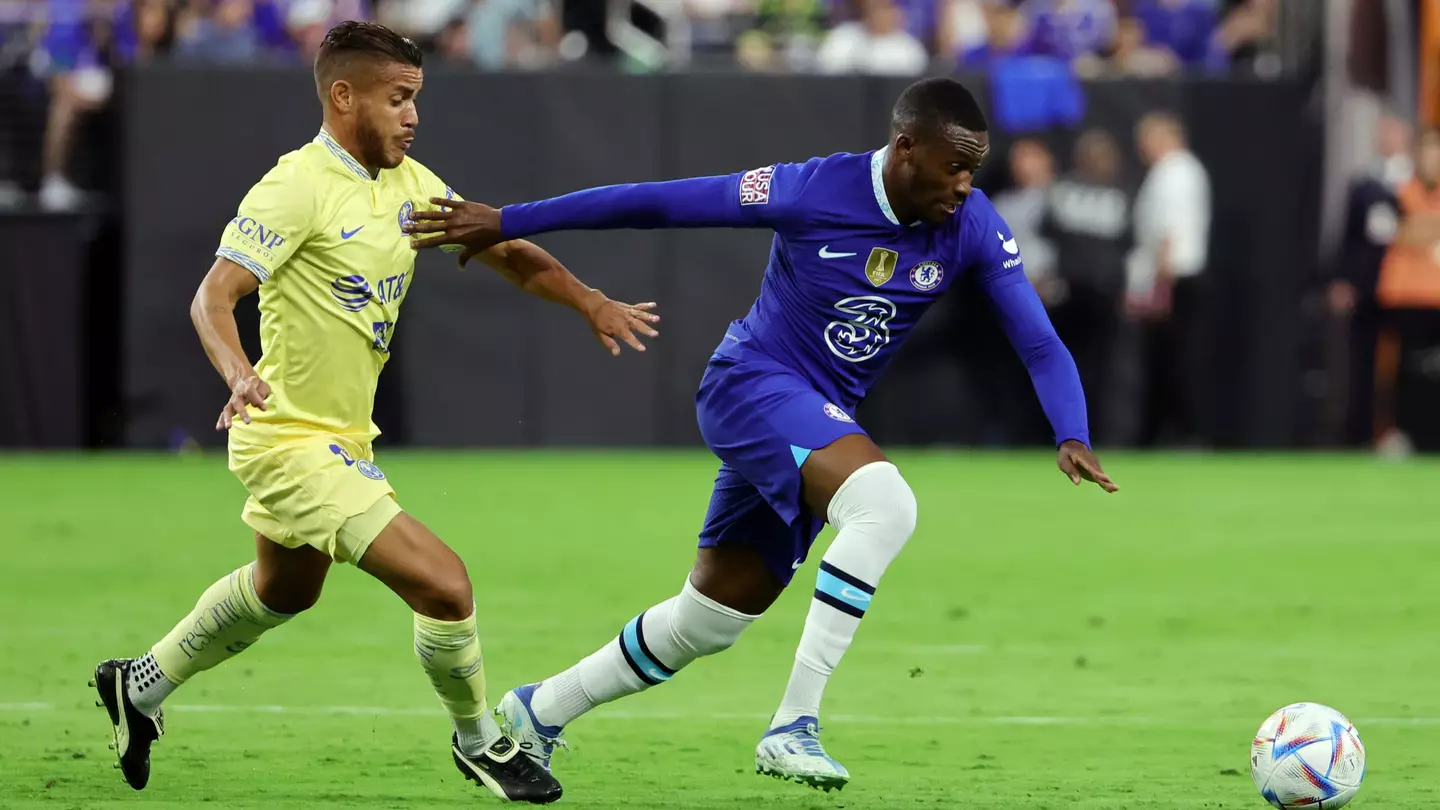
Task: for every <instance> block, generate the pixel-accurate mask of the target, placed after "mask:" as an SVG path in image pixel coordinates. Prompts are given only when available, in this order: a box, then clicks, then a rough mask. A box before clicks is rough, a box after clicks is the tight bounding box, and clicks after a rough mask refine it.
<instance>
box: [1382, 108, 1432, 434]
mask: <svg viewBox="0 0 1440 810" xmlns="http://www.w3.org/2000/svg"><path fill="white" fill-rule="evenodd" d="M1397 197H1398V199H1399V203H1400V214H1401V220H1400V228H1399V231H1398V232H1397V233H1396V234H1395V239H1394V241H1393V242H1392V243H1391V245H1390V248H1389V250H1387V251H1386V254H1385V259H1384V262H1383V263H1382V264H1381V267H1380V280H1379V285H1378V287H1377V289H1376V300H1377V301H1378V302H1379V305H1380V307H1381V308H1382V310H1383V312H1382V314H1381V324H1382V326H1381V331H1380V338H1379V344H1380V347H1379V350H1378V351H1377V353H1376V359H1375V366H1376V374H1375V379H1376V399H1375V416H1376V435H1377V436H1378V437H1379V438H1378V442H1377V447H1378V449H1379V450H1380V451H1381V452H1382V453H1386V454H1394V455H1403V454H1406V453H1408V452H1409V450H1410V449H1411V434H1412V433H1413V432H1414V431H1415V430H1416V429H1418V428H1419V427H1420V424H1421V422H1429V423H1432V424H1433V423H1434V421H1435V412H1436V411H1435V408H1434V403H1433V402H1431V403H1428V407H1427V403H1425V397H1423V396H1420V397H1419V398H1418V399H1417V395H1416V394H1417V392H1414V391H1413V390H1412V391H1407V390H1406V383H1409V384H1411V385H1413V384H1414V383H1417V382H1419V381H1421V380H1423V379H1425V378H1426V377H1429V378H1431V379H1432V382H1430V383H1429V385H1428V386H1425V387H1429V388H1430V389H1431V392H1432V394H1431V397H1430V398H1432V399H1433V398H1434V394H1433V392H1434V390H1435V389H1436V388H1440V382H1434V381H1433V380H1434V379H1435V378H1440V368H1425V367H1424V365H1425V364H1420V363H1408V364H1407V363H1406V360H1407V359H1409V358H1416V357H1418V356H1419V355H1421V354H1422V353H1435V354H1437V355H1440V131H1437V130H1435V129H1427V130H1425V132H1424V133H1422V134H1421V136H1420V139H1419V142H1418V144H1417V146H1416V151H1415V176H1414V177H1413V178H1411V179H1410V180H1409V181H1408V182H1406V183H1405V184H1404V185H1402V186H1401V187H1400V190H1399V193H1398V194H1397ZM1407 366H1408V368H1407ZM1402 372H1403V373H1402ZM1417 404H1418V405H1419V407H1414V406H1415V405H1417ZM1426 444H1430V445H1432V446H1431V447H1428V448H1426V449H1434V448H1433V443H1432V442H1426Z"/></svg>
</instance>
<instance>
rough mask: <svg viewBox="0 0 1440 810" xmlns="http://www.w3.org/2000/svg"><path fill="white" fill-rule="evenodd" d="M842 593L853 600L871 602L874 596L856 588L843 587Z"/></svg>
mask: <svg viewBox="0 0 1440 810" xmlns="http://www.w3.org/2000/svg"><path fill="white" fill-rule="evenodd" d="M840 595H841V596H843V597H845V598H846V599H849V600H850V601H851V602H869V601H870V600H871V599H873V598H874V597H873V596H871V595H870V594H868V593H865V592H864V591H860V590H856V589H855V588H841V589H840Z"/></svg>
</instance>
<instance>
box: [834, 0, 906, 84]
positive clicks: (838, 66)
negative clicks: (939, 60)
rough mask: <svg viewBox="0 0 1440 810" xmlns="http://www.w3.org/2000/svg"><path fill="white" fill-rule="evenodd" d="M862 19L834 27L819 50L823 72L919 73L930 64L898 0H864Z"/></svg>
mask: <svg viewBox="0 0 1440 810" xmlns="http://www.w3.org/2000/svg"><path fill="white" fill-rule="evenodd" d="M860 7H861V17H860V20H859V21H858V22H846V23H841V24H839V25H837V26H835V28H833V29H831V31H830V33H829V35H827V36H826V37H825V42H824V44H822V45H821V46H820V52H819V53H818V54H816V65H817V67H818V68H819V70H820V72H821V73H868V74H873V75H880V76H918V75H920V74H921V73H923V72H925V68H926V67H927V66H928V65H929V64H930V55H929V53H928V52H927V51H926V50H925V46H924V45H922V44H920V41H919V40H917V39H916V38H915V37H914V36H913V35H911V34H910V33H909V32H908V31H906V30H905V12H904V11H902V10H901V9H900V7H899V6H897V5H896V4H895V0H861V2H860Z"/></svg>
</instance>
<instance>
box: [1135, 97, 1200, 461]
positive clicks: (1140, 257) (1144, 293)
mask: <svg viewBox="0 0 1440 810" xmlns="http://www.w3.org/2000/svg"><path fill="white" fill-rule="evenodd" d="M1136 146H1137V148H1138V150H1139V153H1140V159H1141V161H1142V163H1144V164H1145V166H1146V167H1148V171H1147V173H1146V176H1145V181H1144V183H1143V184H1142V185H1141V187H1140V192H1139V194H1138V195H1137V196H1136V199H1135V209H1134V216H1135V248H1134V250H1133V251H1132V252H1131V254H1130V256H1129V259H1128V261H1127V262H1126V295H1125V305H1124V308H1125V314H1126V316H1127V318H1128V319H1129V320H1130V321H1131V323H1132V324H1134V325H1135V326H1137V327H1138V329H1137V330H1135V331H1138V335H1139V340H1140V343H1141V356H1142V358H1143V359H1142V361H1141V366H1142V368H1141V373H1142V377H1143V383H1142V392H1143V393H1142V397H1143V401H1142V403H1141V406H1142V409H1143V416H1142V423H1141V424H1142V427H1141V430H1140V435H1139V436H1138V437H1137V438H1138V440H1139V442H1140V443H1141V444H1144V445H1154V444H1156V443H1159V442H1162V441H1163V442H1167V443H1171V444H1179V445H1182V446H1196V445H1201V446H1203V445H1205V444H1206V443H1207V442H1208V440H1209V439H1210V433H1209V424H1208V422H1209V419H1208V415H1209V412H1210V410H1211V408H1210V407H1209V401H1210V399H1211V391H1212V386H1211V385H1210V380H1211V373H1210V367H1209V366H1210V358H1211V353H1210V351H1209V349H1210V345H1209V344H1210V340H1211V335H1210V334H1209V330H1208V329H1207V324H1208V321H1209V307H1208V306H1207V299H1208V297H1209V296H1208V295H1207V290H1206V288H1207V284H1206V277H1205V263H1206V260H1207V258H1208V253H1209V242H1210V218H1211V210H1210V206H1211V202H1210V176H1209V173H1208V172H1207V171H1206V170H1205V166H1204V165H1203V164H1201V163H1200V160H1199V159H1198V158H1196V157H1195V155H1194V154H1193V153H1192V152H1191V151H1190V149H1189V146H1188V145H1187V142H1186V134H1185V127H1184V124H1182V123H1181V122H1180V120H1179V119H1178V118H1176V117H1175V116H1173V115H1170V114H1168V113H1151V114H1149V115H1146V116H1145V117H1144V118H1142V119H1141V120H1140V122H1139V124H1138V125H1137V127H1136Z"/></svg>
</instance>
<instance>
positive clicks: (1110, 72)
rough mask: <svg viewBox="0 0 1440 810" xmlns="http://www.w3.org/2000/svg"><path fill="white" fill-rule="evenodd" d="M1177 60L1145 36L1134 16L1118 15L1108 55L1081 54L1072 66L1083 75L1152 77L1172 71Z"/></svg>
mask: <svg viewBox="0 0 1440 810" xmlns="http://www.w3.org/2000/svg"><path fill="white" fill-rule="evenodd" d="M1178 67H1179V61H1178V60H1177V59H1176V58H1175V55H1174V54H1173V53H1171V52H1170V51H1169V50H1168V49H1166V48H1164V47H1163V46H1162V47H1157V46H1155V45H1153V44H1151V43H1150V42H1149V41H1148V40H1147V39H1146V33H1145V24H1144V23H1143V22H1141V21H1140V20H1139V19H1137V18H1135V17H1122V18H1120V21H1119V22H1118V23H1116V27H1115V44H1114V47H1113V48H1112V49H1111V52H1110V56H1109V58H1101V57H1100V56H1099V55H1098V54H1096V55H1089V56H1082V57H1080V59H1078V60H1077V61H1076V70H1077V71H1078V72H1079V73H1081V74H1082V75H1084V76H1088V77H1092V78H1095V77H1100V76H1112V77H1120V76H1129V77H1135V78H1144V79H1153V78H1158V77H1161V76H1169V75H1171V74H1173V73H1174V72H1175V71H1176V69H1177V68H1178Z"/></svg>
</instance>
